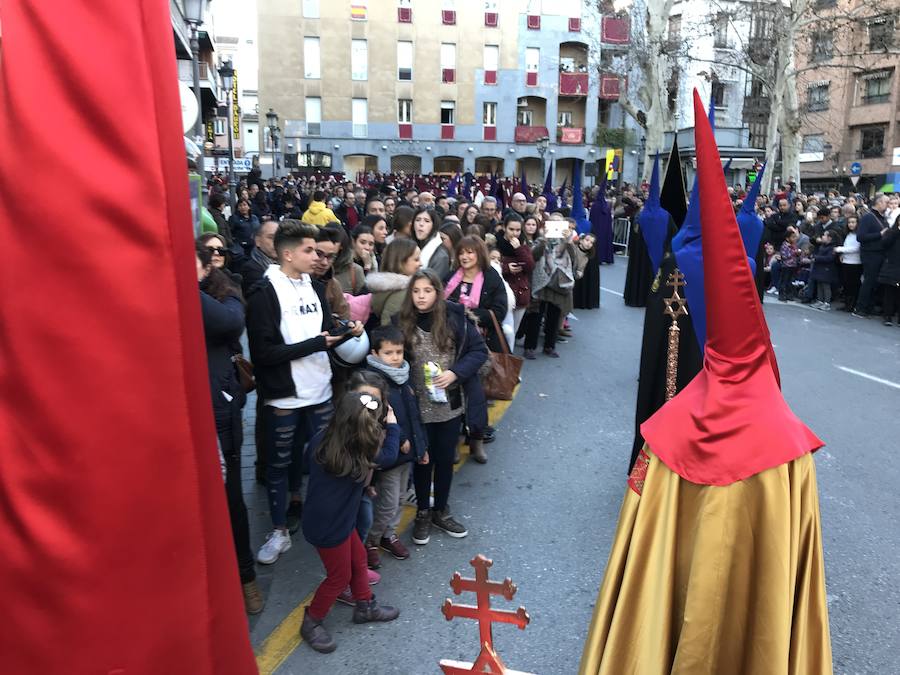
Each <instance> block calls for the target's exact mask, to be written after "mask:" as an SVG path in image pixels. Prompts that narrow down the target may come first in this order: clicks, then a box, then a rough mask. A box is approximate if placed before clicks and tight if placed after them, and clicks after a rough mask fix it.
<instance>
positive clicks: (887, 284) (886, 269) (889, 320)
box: [878, 218, 900, 326]
mask: <svg viewBox="0 0 900 675" xmlns="http://www.w3.org/2000/svg"><path fill="white" fill-rule="evenodd" d="M881 244H882V247H883V249H884V262H883V263H881V271H880V272H879V273H878V283H880V284H881V285H882V286H884V325H885V326H892V325H894V315H895V314H897V311H898V310H900V218H897V219H896V220H895V221H894V224H893V225H892V226H891V227H890V228H888V230H887V231H885V232H884V234H882V235H881ZM897 323H898V324H900V320H898V321H897Z"/></svg>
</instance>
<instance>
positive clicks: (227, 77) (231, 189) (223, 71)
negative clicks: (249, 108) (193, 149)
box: [219, 61, 237, 213]
mask: <svg viewBox="0 0 900 675" xmlns="http://www.w3.org/2000/svg"><path fill="white" fill-rule="evenodd" d="M219 77H221V78H222V88H223V89H225V92H226V93H225V100H226V101H227V104H226V108H227V110H228V125H227V126H228V127H229V129H228V201H229V203H230V204H231V212H232V213H236V212H237V211H236V208H237V206H236V203H235V202H236V200H235V196H236V193H235V189H236V188H237V182H236V181H235V179H234V140H233V138H234V129H231V128H230V127H231V126H232V111H231V106H232V105H233V101H232V98H233V97H232V95H231V88H232V86H234V67H233V66H232V65H231V61H223V62H222V65H221V66H219Z"/></svg>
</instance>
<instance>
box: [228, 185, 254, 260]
mask: <svg viewBox="0 0 900 675" xmlns="http://www.w3.org/2000/svg"><path fill="white" fill-rule="evenodd" d="M235 208H236V210H237V213H233V214H231V218H229V219H228V225H229V226H230V228H231V236H232V238H233V239H234V242H235V244H237V245H239V246H240V247H241V248H242V249H243V250H244V253H245V254H246V255H250V252H251V251H252V250H253V237H255V236H256V231H257V230H258V229H259V218H257V217H256V215H254V214H253V213H252V212H251V210H250V202H248V201H247V200H246V199H241V200H240V201H239V202H238V203H237V206H236V207H235Z"/></svg>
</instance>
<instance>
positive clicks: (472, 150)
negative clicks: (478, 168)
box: [466, 145, 475, 152]
mask: <svg viewBox="0 0 900 675" xmlns="http://www.w3.org/2000/svg"><path fill="white" fill-rule="evenodd" d="M466 150H468V151H469V152H475V148H473V147H472V146H471V145H470V146H469V147H468V148H466Z"/></svg>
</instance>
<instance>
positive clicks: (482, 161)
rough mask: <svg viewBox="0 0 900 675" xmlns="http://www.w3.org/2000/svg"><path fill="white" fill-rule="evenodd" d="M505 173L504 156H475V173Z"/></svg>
mask: <svg viewBox="0 0 900 675" xmlns="http://www.w3.org/2000/svg"><path fill="white" fill-rule="evenodd" d="M495 173H496V174H499V175H501V176H502V175H503V158H502V157H476V158H475V175H476V176H483V175H485V174H495Z"/></svg>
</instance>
